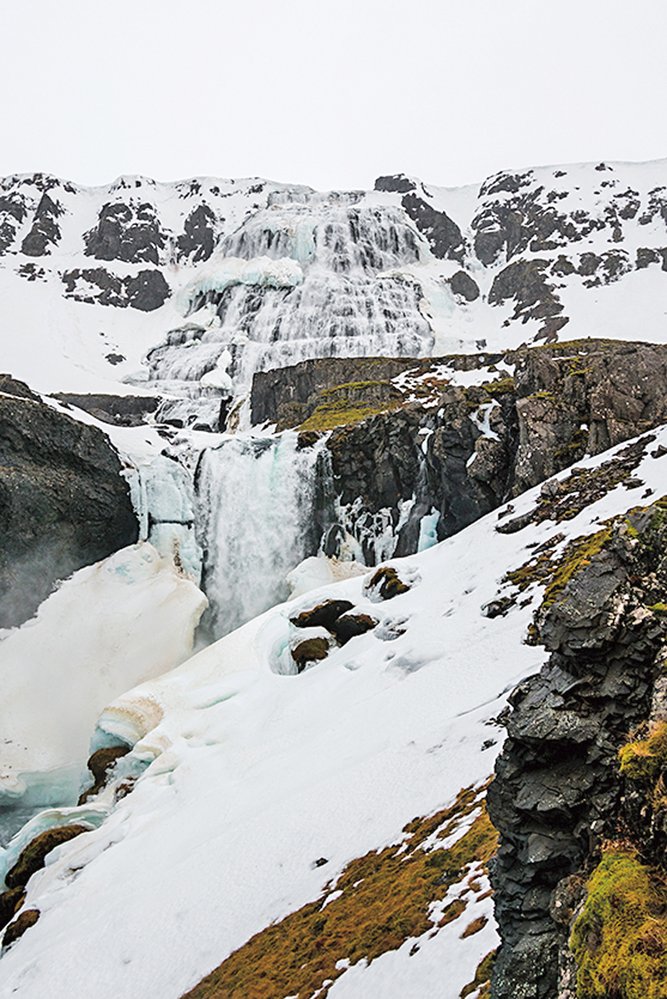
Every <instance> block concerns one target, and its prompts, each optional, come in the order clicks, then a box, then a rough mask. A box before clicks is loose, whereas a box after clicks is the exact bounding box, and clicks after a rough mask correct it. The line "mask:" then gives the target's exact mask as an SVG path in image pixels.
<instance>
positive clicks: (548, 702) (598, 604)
mask: <svg viewBox="0 0 667 999" xmlns="http://www.w3.org/2000/svg"><path fill="white" fill-rule="evenodd" d="M666 542H667V519H666V517H665V504H664V501H659V502H658V503H656V504H655V505H653V506H650V507H648V508H646V509H638V510H636V511H634V512H631V513H629V514H628V515H627V517H622V518H617V519H616V520H615V521H613V522H612V523H611V524H609V525H607V526H605V527H604V528H603V529H602V530H601V531H600V532H599V533H598V534H596V535H592V536H590V537H588V538H585V539H583V541H581V542H573V543H571V544H570V546H569V547H568V548H567V549H566V550H565V553H564V555H563V556H562V557H561V560H560V562H559V564H558V565H557V566H554V567H553V570H552V572H553V575H552V580H551V584H550V585H549V586H547V589H546V591H545V597H544V600H543V602H542V605H541V608H540V609H539V611H538V612H537V616H536V631H535V633H534V635H533V641H539V642H540V643H542V644H544V646H545V648H546V649H547V650H548V651H549V652H551V657H550V659H549V661H548V663H547V664H546V666H545V667H544V668H543V669H542V671H541V672H540V673H539V674H537V675H536V676H533V677H531V678H529V679H528V680H525V681H524V682H523V683H521V684H520V685H519V686H518V687H517V688H516V690H515V691H514V692H513V694H512V695H511V698H510V704H511V706H512V712H511V714H510V716H509V719H508V721H507V733H508V738H507V740H506V742H505V745H504V748H503V751H502V754H501V756H500V758H499V760H498V762H497V766H496V779H495V781H494V782H493V783H492V785H491V787H490V789H489V792H488V803H489V810H490V815H491V818H492V821H493V822H494V824H495V825H496V827H497V828H498V830H499V832H500V848H499V851H498V854H497V858H496V860H495V863H494V869H493V875H492V881H493V884H494V887H495V892H496V896H495V897H496V917H497V919H498V922H499V927H500V933H501V937H502V941H503V942H502V946H501V949H500V952H499V956H498V959H497V961H496V966H495V973H494V979H493V989H492V995H493V996H494V999H556V997H558V999H574V996H575V995H577V996H579V995H581V994H582V992H581V991H577V989H576V986H575V979H576V975H577V967H576V964H575V961H574V959H573V957H572V954H571V952H570V950H569V947H568V941H569V938H570V933H571V931H572V926H573V924H574V922H575V919H576V917H577V915H578V913H579V911H580V906H581V904H582V902H583V900H584V898H585V894H586V886H585V878H586V876H587V875H588V874H589V873H590V871H591V870H592V869H593V867H594V866H595V864H596V863H598V861H599V859H600V855H601V850H602V848H603V845H604V844H605V843H606V842H614V841H618V840H619V839H620V838H621V837H623V838H625V842H626V846H625V847H624V849H627V837H628V835H629V834H630V835H631V837H632V840H633V848H636V850H637V851H638V852H639V856H640V857H641V858H642V859H643V861H644V862H649V863H657V864H662V865H664V862H665V854H664V847H665V835H664V829H665V824H666V822H667V802H665V801H664V799H663V800H662V803H660V801H659V799H651V798H650V795H648V796H647V794H646V793H645V794H644V795H642V794H641V790H640V789H639V790H638V789H637V788H636V787H635V788H634V789H632V788H629V786H628V785H629V784H630V783H631V782H629V781H626V780H624V778H623V774H622V773H621V767H620V765H619V750H620V749H621V747H622V745H623V744H624V743H625V742H626V741H627V740H628V738H629V734H630V733H631V732H633V731H636V730H637V727H638V726H640V725H641V724H642V723H646V722H647V720H648V719H649V716H650V715H651V712H652V703H653V714H654V716H655V713H656V710H657V709H656V701H655V698H656V695H658V696H659V695H660V690H661V689H662V687H661V683H662V686H664V680H663V681H661V679H660V678H661V674H662V675H663V676H664V674H663V670H664V642H665V638H666V637H667V631H666V625H665V618H664V616H663V613H662V606H663V604H662V602H661V601H662V600H664V594H665V590H666V588H667V574H666V569H667V566H666V565H665V559H664V551H665V543H666ZM663 710H664V706H663ZM660 765H661V764H660V761H659V760H658V762H657V767H658V770H657V773H659V770H660ZM662 766H663V767H664V760H663V762H662ZM656 809H657V811H656ZM642 810H643V811H642ZM640 815H641V818H640ZM630 816H633V817H634V821H633V820H632V819H631V818H630ZM612 904H614V903H612ZM617 904H619V905H620V904H621V903H620V901H618V902H617ZM632 929H633V928H632V927H628V928H627V931H626V932H627V933H628V934H629V933H630V932H632ZM604 931H605V926H604V920H602V922H600V924H599V926H598V929H597V931H596V932H597V933H598V934H599V937H598V943H597V944H596V943H595V941H590V940H589V941H588V942H587V944H586V946H589V947H591V948H593V949H595V947H599V946H600V943H601V940H602V934H603V932H604ZM626 994H627V993H626V992H625V991H624V990H621V991H619V992H618V995H623V996H625V995H626ZM656 994H658V993H656Z"/></svg>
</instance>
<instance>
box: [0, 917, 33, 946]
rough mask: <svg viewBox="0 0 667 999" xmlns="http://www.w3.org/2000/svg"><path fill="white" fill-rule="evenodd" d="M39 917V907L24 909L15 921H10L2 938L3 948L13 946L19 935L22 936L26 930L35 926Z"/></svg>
mask: <svg viewBox="0 0 667 999" xmlns="http://www.w3.org/2000/svg"><path fill="white" fill-rule="evenodd" d="M38 919H39V909H24V910H23V912H22V913H21V914H20V915H19V916H17V917H16V919H15V920H14V922H13V923H10V924H9V926H8V927H7V929H6V930H5V933H4V936H3V938H2V947H3V950H4V948H5V947H11V945H12V944H13V943H15V942H16V941H17V940H18V939H19V937H22V936H23V934H24V933H25V931H26V930H29V929H30V927H31V926H34V925H35V923H36V922H37V920H38Z"/></svg>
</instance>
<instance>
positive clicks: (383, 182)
mask: <svg viewBox="0 0 667 999" xmlns="http://www.w3.org/2000/svg"><path fill="white" fill-rule="evenodd" d="M373 187H374V190H376V191H398V192H399V194H407V193H408V191H414V189H415V185H414V181H412V180H410V178H409V177H406V176H405V174H404V173H397V174H394V175H393V176H390V177H378V178H377V180H376V181H375V184H374V185H373Z"/></svg>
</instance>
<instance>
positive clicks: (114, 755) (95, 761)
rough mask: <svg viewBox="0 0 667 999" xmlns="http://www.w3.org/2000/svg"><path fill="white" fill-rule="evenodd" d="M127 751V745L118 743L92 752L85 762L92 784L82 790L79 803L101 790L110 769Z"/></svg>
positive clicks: (128, 750)
mask: <svg viewBox="0 0 667 999" xmlns="http://www.w3.org/2000/svg"><path fill="white" fill-rule="evenodd" d="M129 752H130V747H129V746H127V745H118V746H104V747H103V748H102V749H97V750H96V751H95V752H94V753H93V755H92V756H91V757H90V759H89V760H88V764H87V766H88V769H89V770H90V772H91V774H92V775H93V784H92V786H91V787H89V788H88V789H87V790H86V791H84V792H83V794H82V795H81V797H80V798H79V804H80V805H83V804H85V802H86V801H88V799H89V798H92V797H94V796H95V795H96V794H98V793H99V792H100V791H101V790H102V788H103V787H104V786H105V784H106V783H107V779H108V777H109V774H110V772H111V770H112V769H113V768H114V766H115V765H116V763H117V762H118V760H120V759H122V758H123V756H127V754H128V753H129Z"/></svg>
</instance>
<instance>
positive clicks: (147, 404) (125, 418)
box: [54, 392, 160, 427]
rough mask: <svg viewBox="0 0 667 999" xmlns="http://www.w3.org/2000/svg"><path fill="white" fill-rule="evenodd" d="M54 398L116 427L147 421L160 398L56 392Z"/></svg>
mask: <svg viewBox="0 0 667 999" xmlns="http://www.w3.org/2000/svg"><path fill="white" fill-rule="evenodd" d="M54 398H56V399H59V400H60V402H62V403H64V404H65V405H66V406H76V407H77V409H83V411H84V412H86V413H90V415H91V416H94V417H95V419H96V420H101V421H102V422H103V423H111V424H113V425H114V426H116V427H139V426H141V425H142V424H144V423H147V422H148V418H149V416H150V415H151V414H152V413H154V412H155V410H156V409H157V407H158V405H159V403H160V399H159V398H158V397H157V396H151V395H101V394H93V393H86V394H83V395H82V394H79V393H77V392H58V393H57V394H56V395H55V396H54Z"/></svg>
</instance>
